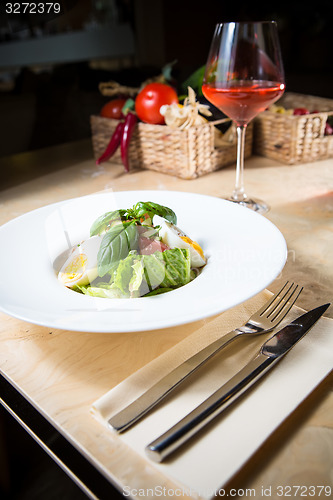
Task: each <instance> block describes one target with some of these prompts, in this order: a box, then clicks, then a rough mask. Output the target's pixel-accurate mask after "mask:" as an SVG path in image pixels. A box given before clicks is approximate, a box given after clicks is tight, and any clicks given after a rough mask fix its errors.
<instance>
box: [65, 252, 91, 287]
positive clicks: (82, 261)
mask: <svg viewBox="0 0 333 500" xmlns="http://www.w3.org/2000/svg"><path fill="white" fill-rule="evenodd" d="M86 263H87V256H86V255H85V254H83V253H80V254H79V255H76V256H75V257H74V258H73V259H72V260H71V262H70V263H69V264H68V266H67V267H66V268H65V270H64V271H63V272H62V273H61V279H62V280H63V281H64V282H70V281H73V280H77V279H79V278H81V277H82V276H83V274H84V272H85V269H86Z"/></svg>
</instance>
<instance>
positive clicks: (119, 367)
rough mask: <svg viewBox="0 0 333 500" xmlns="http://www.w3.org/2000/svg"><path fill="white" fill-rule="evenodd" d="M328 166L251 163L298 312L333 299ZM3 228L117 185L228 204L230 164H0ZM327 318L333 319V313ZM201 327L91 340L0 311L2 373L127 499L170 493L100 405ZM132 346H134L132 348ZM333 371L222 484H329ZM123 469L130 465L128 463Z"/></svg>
mask: <svg viewBox="0 0 333 500" xmlns="http://www.w3.org/2000/svg"><path fill="white" fill-rule="evenodd" d="M332 172H333V161H332V160H323V161H321V162H315V163H307V164H303V165H295V166H287V165H282V164H279V163H278V162H276V161H274V160H270V159H267V158H262V157H256V156H253V157H251V158H250V159H248V160H247V161H246V172H245V184H246V189H247V191H248V192H249V193H250V194H253V195H254V196H256V197H258V198H261V199H264V200H265V201H267V202H268V203H269V205H270V206H271V210H270V211H269V212H268V213H267V214H266V217H267V218H268V219H269V220H271V221H272V222H273V223H274V224H275V225H276V226H277V227H278V228H279V229H280V230H281V232H282V233H283V235H284V237H285V239H286V241H287V245H288V260H287V263H286V266H285V268H284V269H283V272H282V275H281V276H279V277H278V278H277V279H276V280H275V281H274V282H273V283H272V285H271V286H270V287H269V288H270V289H271V291H275V290H277V289H278V288H279V287H280V286H281V283H282V282H284V281H285V279H286V278H287V279H291V280H294V281H297V282H299V283H300V284H302V285H303V286H305V291H304V293H303V294H302V296H301V298H300V300H299V302H298V304H299V305H300V307H303V308H305V309H310V308H312V307H314V306H315V305H319V304H322V303H324V302H330V301H331V300H332V290H333V266H332V242H333V217H332V214H333V173H332ZM0 176H1V187H0V189H1V191H0V207H1V211H0V224H3V223H5V222H7V221H10V220H11V219H13V218H15V217H17V216H19V215H21V214H24V213H26V212H28V211H30V210H34V209H37V208H39V207H42V206H45V205H48V204H50V203H53V202H57V201H62V200H66V199H69V198H74V197H77V196H82V195H87V194H91V193H95V192H97V191H102V190H105V189H110V188H112V189H113V190H116V191H127V190H139V189H154V190H155V189H156V190H174V191H188V192H193V193H201V194H207V195H212V196H221V195H223V194H229V193H231V191H232V189H233V184H234V176H235V169H234V166H230V167H227V168H223V169H221V170H219V171H217V172H214V173H211V174H208V175H205V176H203V177H200V178H198V179H195V180H182V179H179V178H176V177H172V176H168V175H166V174H162V173H157V172H152V171H148V170H133V171H131V172H130V173H129V174H126V173H125V172H124V171H123V168H122V166H121V165H118V164H115V163H106V164H102V165H100V166H98V167H97V166H96V165H95V162H94V159H93V153H92V147H91V143H90V141H89V140H84V141H78V142H76V143H70V144H64V145H61V146H56V147H52V148H47V149H45V150H41V151H35V152H29V153H24V154H19V155H15V156H12V157H8V158H2V159H0ZM326 316H327V317H330V318H333V308H332V306H331V307H330V308H329V309H328V311H327V314H326ZM195 328H196V325H195V323H193V324H189V325H186V326H184V327H178V328H172V329H166V330H165V331H164V330H163V331H162V332H161V331H156V332H151V333H150V334H149V335H147V334H146V333H145V332H133V333H128V334H126V335H124V334H91V333H78V332H69V331H63V330H50V329H49V328H46V327H41V326H37V325H32V324H29V323H26V322H24V321H20V320H18V319H15V318H12V317H9V316H7V315H5V314H3V313H0V332H1V336H0V344H1V348H0V370H1V373H2V375H3V376H4V377H5V378H6V379H7V380H8V381H9V382H10V383H11V384H12V385H13V386H15V387H16V388H17V389H18V390H19V392H20V393H21V394H23V395H24V397H25V398H26V399H28V400H29V401H30V402H32V404H33V405H34V406H35V407H36V408H37V409H38V411H40V412H41V413H42V414H43V415H44V416H45V417H46V418H47V420H48V421H50V422H51V423H52V425H54V426H55V427H56V428H57V429H58V430H59V431H60V432H61V433H62V434H63V435H64V436H65V437H66V438H68V440H69V441H70V442H71V443H73V444H74V446H75V447H76V448H77V449H78V450H79V451H80V452H82V453H83V454H84V455H85V456H86V457H88V459H89V461H90V462H91V463H93V464H94V465H95V466H96V467H97V468H98V469H99V470H102V472H103V474H104V475H105V476H106V477H107V478H108V479H109V480H110V481H111V482H112V483H114V484H115V485H116V486H117V488H118V489H119V490H120V491H122V489H123V488H124V487H125V486H131V487H133V488H139V487H141V488H147V487H150V488H153V487H154V486H156V485H167V486H169V487H170V486H171V487H172V484H171V485H170V481H168V480H167V479H166V478H165V477H164V476H163V475H162V474H161V473H160V472H159V471H157V470H156V469H155V468H154V467H153V466H151V467H150V466H149V464H148V465H147V463H146V462H143V460H142V459H141V458H140V457H139V456H137V455H136V454H135V453H134V452H132V451H131V450H128V449H127V448H126V447H123V446H122V445H121V443H119V442H118V441H117V440H114V438H112V436H105V435H104V436H101V427H100V424H99V423H98V422H97V421H95V419H94V418H93V417H92V416H91V415H90V413H89V409H90V406H91V404H92V402H93V401H95V400H96V399H97V398H99V397H100V396H102V395H103V394H104V393H105V392H106V391H108V390H109V389H111V388H112V387H114V386H115V385H116V384H118V383H119V382H120V381H122V380H124V379H125V378H126V377H127V376H129V375H130V374H131V373H133V372H134V371H136V370H138V369H139V368H141V367H142V366H144V365H145V364H146V363H148V362H149V361H151V360H153V359H154V358H156V357H157V356H158V355H160V354H161V353H163V352H165V351H166V350H167V349H169V348H170V347H172V346H173V345H175V344H176V343H178V342H179V341H180V340H181V339H182V338H184V336H186V335H189V334H190V333H191V332H193V331H194V329H195ZM134 345H135V349H133V346H134ZM332 410H333V396H332V375H330V376H328V377H327V378H326V379H325V380H324V381H323V382H322V383H321V385H320V386H319V387H317V389H316V390H315V391H314V392H313V393H312V394H310V395H309V397H308V398H307V399H306V400H305V401H304V402H303V403H302V404H301V405H300V406H299V407H298V408H297V410H296V411H295V412H294V413H293V414H292V415H290V416H289V417H288V418H287V419H286V421H284V422H283V423H282V424H281V426H280V427H279V428H278V429H277V430H276V431H275V432H274V433H273V434H272V435H271V437H270V438H269V439H268V440H267V441H266V442H265V444H264V445H263V446H262V447H261V448H260V449H259V450H258V451H257V452H256V453H255V455H254V456H253V457H252V458H251V460H250V461H249V462H248V463H247V464H246V466H244V467H243V468H242V469H241V470H240V471H239V472H238V473H237V474H236V476H235V477H234V478H233V479H232V481H231V482H230V484H229V485H226V487H230V488H231V487H233V488H243V489H246V488H255V489H256V491H257V492H258V493H259V491H262V487H264V488H269V487H271V486H274V485H284V486H292V485H295V484H298V485H311V484H316V485H319V484H320V485H322V484H325V485H327V484H330V481H331V476H330V474H331V470H332V461H333V458H332V457H333V453H332V447H333V422H332V414H333V412H332ZM125 464H126V467H125Z"/></svg>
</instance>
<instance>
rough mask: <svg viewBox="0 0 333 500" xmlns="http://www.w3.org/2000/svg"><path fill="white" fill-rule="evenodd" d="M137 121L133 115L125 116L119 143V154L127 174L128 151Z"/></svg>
mask: <svg viewBox="0 0 333 500" xmlns="http://www.w3.org/2000/svg"><path fill="white" fill-rule="evenodd" d="M137 121H138V118H137V116H136V115H135V114H134V113H131V112H129V113H128V114H127V115H126V118H125V126H124V131H123V136H122V138H121V142H120V154H121V159H122V162H123V165H124V167H125V170H126V172H129V161H128V150H129V145H130V141H131V137H132V134H133V130H134V128H135V125H136V122H137Z"/></svg>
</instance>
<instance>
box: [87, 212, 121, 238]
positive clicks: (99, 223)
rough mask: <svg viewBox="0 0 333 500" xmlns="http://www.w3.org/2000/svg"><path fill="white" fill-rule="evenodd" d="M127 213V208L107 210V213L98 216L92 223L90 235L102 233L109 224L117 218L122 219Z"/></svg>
mask: <svg viewBox="0 0 333 500" xmlns="http://www.w3.org/2000/svg"><path fill="white" fill-rule="evenodd" d="M125 214H126V210H123V209H120V210H113V212H106V213H105V214H103V215H101V216H100V217H98V218H97V219H96V220H95V221H94V222H93V224H92V226H91V228H90V236H94V235H95V234H101V233H102V232H103V231H105V229H106V228H107V227H108V225H109V224H110V223H111V222H113V221H116V220H121V218H122V217H124V215H125Z"/></svg>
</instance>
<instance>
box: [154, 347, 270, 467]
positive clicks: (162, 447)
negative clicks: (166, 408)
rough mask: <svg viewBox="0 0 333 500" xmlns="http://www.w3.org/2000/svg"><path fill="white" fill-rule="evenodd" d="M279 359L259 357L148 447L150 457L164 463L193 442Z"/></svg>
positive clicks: (261, 355) (260, 355)
mask: <svg viewBox="0 0 333 500" xmlns="http://www.w3.org/2000/svg"><path fill="white" fill-rule="evenodd" d="M277 360H278V358H273V357H267V356H265V355H264V354H261V353H260V354H258V356H256V357H255V358H254V359H253V360H252V361H250V362H249V363H248V364H247V365H246V366H245V367H244V368H243V369H242V370H240V371H239V372H238V373H237V374H236V375H235V376H234V377H232V378H231V379H230V380H229V381H228V382H226V383H225V384H224V385H223V386H222V387H220V389H218V390H217V391H216V392H214V394H212V395H211V396H210V397H209V398H207V399H206V400H205V401H204V402H203V403H201V404H200V405H199V406H198V407H197V408H195V409H194V410H193V411H191V412H190V413H189V414H188V415H187V416H186V417H184V418H183V419H182V420H180V421H179V422H178V423H177V424H175V425H174V426H173V427H171V428H170V429H169V430H168V431H166V432H165V433H164V434H162V435H161V436H159V437H158V438H157V439H155V440H154V441H152V442H151V443H150V444H149V445H148V446H147V447H146V453H147V455H148V457H149V458H150V459H151V460H153V461H154V462H162V461H163V460H164V459H165V458H166V457H168V456H169V455H170V454H171V453H173V452H174V451H176V450H177V449H178V448H179V447H180V446H181V445H182V444H184V443H185V442H186V441H187V440H188V439H190V438H191V437H192V436H193V435H194V434H195V433H196V432H198V431H199V430H200V429H202V428H203V427H204V426H205V425H206V424H208V423H209V422H210V421H211V420H213V419H214V418H215V417H216V416H217V415H218V414H220V413H221V412H222V411H223V410H225V409H226V408H227V407H228V406H229V405H231V404H232V403H233V402H234V401H236V399H238V398H239V397H240V396H241V395H242V394H243V393H244V392H245V391H246V390H247V389H248V388H249V387H251V386H252V385H253V384H254V383H255V382H256V381H257V380H258V379H259V378H260V377H261V376H262V375H263V374H264V373H265V372H266V371H267V370H268V369H269V368H270V367H271V366H272V365H273V364H274V363H275V362H276V361H277Z"/></svg>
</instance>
